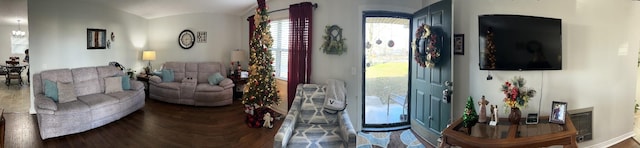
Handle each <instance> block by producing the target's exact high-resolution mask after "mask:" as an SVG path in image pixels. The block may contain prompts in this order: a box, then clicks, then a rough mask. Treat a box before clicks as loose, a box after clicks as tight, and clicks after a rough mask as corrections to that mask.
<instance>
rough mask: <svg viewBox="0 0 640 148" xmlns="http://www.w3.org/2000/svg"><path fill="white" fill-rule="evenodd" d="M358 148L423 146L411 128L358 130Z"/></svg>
mask: <svg viewBox="0 0 640 148" xmlns="http://www.w3.org/2000/svg"><path fill="white" fill-rule="evenodd" d="M356 141H357V147H358V148H387V147H389V148H404V147H406V148H425V145H424V144H423V143H422V142H421V141H420V140H418V138H416V136H415V135H414V134H413V132H411V130H401V131H393V132H367V133H364V132H358V138H357V140H356Z"/></svg>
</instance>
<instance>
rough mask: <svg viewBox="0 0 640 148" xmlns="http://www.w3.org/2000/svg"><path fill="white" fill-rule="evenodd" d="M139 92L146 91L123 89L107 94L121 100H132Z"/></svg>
mask: <svg viewBox="0 0 640 148" xmlns="http://www.w3.org/2000/svg"><path fill="white" fill-rule="evenodd" d="M138 93H144V91H121V92H114V93H110V94H107V95H109V96H111V97H114V98H116V99H118V100H119V101H120V102H124V101H127V100H131V99H132V98H133V97H134V96H135V95H137V94H138Z"/></svg>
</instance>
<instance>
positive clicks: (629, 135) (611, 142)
mask: <svg viewBox="0 0 640 148" xmlns="http://www.w3.org/2000/svg"><path fill="white" fill-rule="evenodd" d="M634 135H635V134H634V133H633V131H631V132H628V133H625V134H622V135H620V136H618V137H615V138H612V139H609V140H607V141H604V142H600V143H598V144H594V145H591V146H585V147H586V148H600V147H611V146H613V145H615V144H618V143H620V142H622V141H624V140H627V139H629V138H632V137H633V136H634Z"/></svg>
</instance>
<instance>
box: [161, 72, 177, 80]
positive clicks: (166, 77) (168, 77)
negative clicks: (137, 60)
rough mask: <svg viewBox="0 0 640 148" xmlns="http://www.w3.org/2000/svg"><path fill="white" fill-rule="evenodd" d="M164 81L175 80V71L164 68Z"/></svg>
mask: <svg viewBox="0 0 640 148" xmlns="http://www.w3.org/2000/svg"><path fill="white" fill-rule="evenodd" d="M161 72H162V76H161V77H162V82H173V80H174V73H173V70H171V69H163V70H162V71H161Z"/></svg>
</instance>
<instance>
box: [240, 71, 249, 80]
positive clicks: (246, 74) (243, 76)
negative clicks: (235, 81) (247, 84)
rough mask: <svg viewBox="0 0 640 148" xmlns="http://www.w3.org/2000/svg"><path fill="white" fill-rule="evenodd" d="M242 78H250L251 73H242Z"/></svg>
mask: <svg viewBox="0 0 640 148" xmlns="http://www.w3.org/2000/svg"><path fill="white" fill-rule="evenodd" d="M240 78H249V72H248V71H242V72H240Z"/></svg>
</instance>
